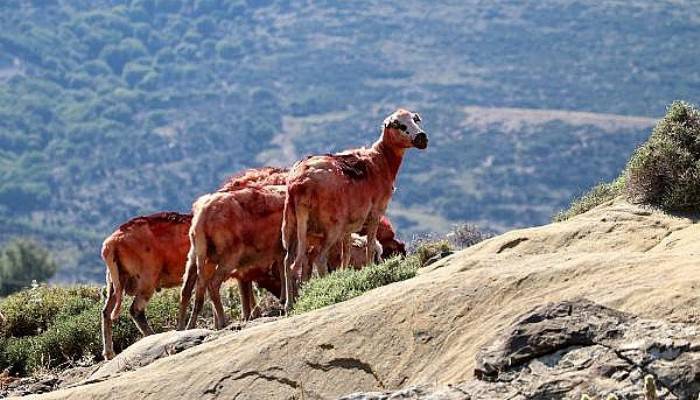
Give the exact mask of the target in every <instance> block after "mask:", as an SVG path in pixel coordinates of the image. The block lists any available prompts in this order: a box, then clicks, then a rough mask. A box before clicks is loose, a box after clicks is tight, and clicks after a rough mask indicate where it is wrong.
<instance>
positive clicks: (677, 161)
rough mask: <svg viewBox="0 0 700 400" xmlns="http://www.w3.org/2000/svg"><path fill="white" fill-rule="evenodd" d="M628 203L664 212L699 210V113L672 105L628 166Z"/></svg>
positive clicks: (686, 106)
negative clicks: (659, 208)
mask: <svg viewBox="0 0 700 400" xmlns="http://www.w3.org/2000/svg"><path fill="white" fill-rule="evenodd" d="M627 176H628V178H627V184H626V189H627V194H628V197H629V198H630V201H632V202H635V203H646V204H652V205H656V206H660V207H662V208H664V209H667V210H687V209H697V208H700V112H699V111H698V110H697V109H696V108H695V107H693V106H692V105H690V104H688V103H684V102H680V101H677V102H674V103H673V104H672V105H671V106H670V107H669V108H668V111H667V112H666V116H664V118H663V119H662V120H661V121H659V123H658V124H657V125H656V127H655V128H654V130H653V132H652V134H651V137H650V138H649V140H648V141H647V142H646V143H644V144H643V145H642V146H641V147H639V148H638V149H637V150H636V151H635V153H634V154H633V155H632V158H631V159H630V161H629V163H628V165H627Z"/></svg>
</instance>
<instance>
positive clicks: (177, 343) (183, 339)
mask: <svg viewBox="0 0 700 400" xmlns="http://www.w3.org/2000/svg"><path fill="white" fill-rule="evenodd" d="M212 333H214V331H212V330H209V329H190V330H186V331H169V332H163V333H158V334H155V335H150V336H146V337H145V338H143V339H141V340H139V341H138V342H136V343H134V344H132V345H131V346H129V347H128V348H126V349H125V350H124V351H122V352H121V353H119V354H118V355H117V356H116V357H114V358H113V359H111V360H109V361H108V362H106V363H105V364H103V365H102V366H101V367H100V368H99V369H98V370H97V371H95V372H94V373H93V374H92V375H91V376H90V378H89V379H88V380H89V381H94V380H102V379H105V378H107V377H109V376H112V375H116V374H118V373H120V372H124V371H131V370H135V369H137V368H141V367H144V366H146V365H149V364H151V363H153V362H154V361H156V360H158V359H161V358H164V357H168V356H171V355H173V354H177V353H180V352H181V351H184V350H187V349H189V348H191V347H194V346H197V345H199V344H201V343H202V342H203V341H204V339H206V338H207V336H209V335H211V334H212Z"/></svg>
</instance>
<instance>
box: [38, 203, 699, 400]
mask: <svg viewBox="0 0 700 400" xmlns="http://www.w3.org/2000/svg"><path fill="white" fill-rule="evenodd" d="M697 220H698V216H697V215H669V214H665V213H662V212H659V211H656V210H653V209H649V208H645V207H640V206H633V205H630V204H627V203H626V202H624V201H622V200H620V199H617V200H614V201H611V202H608V203H606V204H603V205H601V206H599V207H597V208H595V209H593V210H591V211H589V212H587V213H584V214H581V215H579V216H576V217H574V218H572V219H570V220H568V221H566V222H561V223H555V224H551V225H547V226H541V227H535V228H530V229H524V230H516V231H511V232H508V233H506V234H504V235H501V236H498V237H495V238H492V239H490V240H487V241H485V242H482V243H480V244H478V245H476V246H474V247H471V248H469V249H466V250H464V251H462V252H460V253H457V254H454V255H452V256H450V257H448V258H446V259H444V260H442V261H440V262H438V263H436V264H433V265H431V266H430V267H428V268H426V269H425V270H423V271H422V273H421V274H419V276H418V277H416V278H413V279H410V280H408V281H404V282H400V283H396V284H392V285H389V286H386V287H382V288H379V289H376V290H373V291H370V292H368V293H366V294H365V295H363V296H361V297H358V298H355V299H353V300H350V301H347V302H345V303H340V304H337V305H334V306H331V307H327V308H324V309H320V310H317V311H314V312H310V313H307V314H303V315H300V316H296V317H291V318H284V319H281V320H277V321H273V322H268V323H261V324H257V325H255V326H253V327H250V328H246V329H243V330H241V331H237V332H231V331H224V332H220V333H217V334H216V336H212V339H211V340H205V342H204V343H203V344H200V345H197V346H194V347H193V348H191V349H188V350H185V351H183V352H181V353H179V354H176V355H172V356H169V357H166V358H163V359H160V360H158V361H156V362H153V363H152V364H150V365H148V366H144V367H141V368H138V369H135V370H134V371H130V372H121V373H117V372H115V370H114V369H112V370H111V371H112V375H111V376H109V374H102V375H96V376H95V378H94V379H93V380H92V381H88V383H86V384H84V385H79V386H76V387H72V388H64V389H62V390H59V391H56V392H52V393H49V394H46V395H43V396H39V397H38V398H42V399H44V398H45V399H69V398H83V397H90V398H94V399H110V398H113V396H114V394H115V393H119V397H121V398H129V399H146V398H154V399H155V398H202V399H214V398H221V399H223V398H227V399H228V398H245V399H302V398H303V399H329V398H338V397H341V396H348V395H349V396H348V397H347V398H350V399H370V398H371V399H386V398H389V396H394V397H391V398H427V397H428V396H430V395H431V394H434V395H435V397H437V398H449V399H473V398H479V399H490V398H494V399H496V398H505V397H507V396H510V395H512V396H513V397H508V398H518V399H532V398H536V399H551V398H567V399H574V398H576V399H578V398H580V396H581V394H582V393H590V394H592V395H596V396H597V395H598V394H602V395H604V394H607V393H611V392H612V391H615V392H616V393H618V395H620V396H621V398H639V397H638V396H641V388H642V379H643V377H644V376H645V375H647V374H651V375H653V376H654V377H655V378H656V379H657V381H658V386H659V393H660V394H661V395H662V398H664V399H690V398H697V396H698V393H699V392H700V386H699V385H698V382H700V351H699V350H700V327H699V324H700V291H699V290H698V288H699V287H700V269H698V262H697V256H698V253H700V242H698V240H697V237H698V235H700V224H697V223H696V222H697ZM577 299H578V300H577ZM582 299H586V300H582ZM590 302H595V303H590ZM613 309H614V310H613ZM615 310H617V311H615ZM149 346H152V344H149ZM169 348H170V349H172V346H171V347H169ZM172 352H174V351H171V352H170V353H172ZM170 353H167V354H170ZM117 360H118V359H117ZM122 362H123V363H124V364H125V365H127V367H128V365H132V366H133V365H135V364H136V363H132V364H129V363H128V362H124V361H122ZM475 375H476V376H475ZM416 385H417V386H416ZM400 389H402V390H403V391H401V392H395V393H394V394H393V395H392V394H390V393H392V392H393V391H397V390H400ZM358 392H364V394H361V393H358ZM372 392H373V393H372ZM351 393H356V394H354V395H350V394H351ZM382 393H383V394H382ZM504 396H505V397H504Z"/></svg>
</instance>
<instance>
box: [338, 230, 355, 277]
mask: <svg viewBox="0 0 700 400" xmlns="http://www.w3.org/2000/svg"><path fill="white" fill-rule="evenodd" d="M351 243H352V235H346V236H345V237H344V238H343V240H342V241H341V243H340V246H341V259H340V269H346V268H348V267H349V266H350V246H351Z"/></svg>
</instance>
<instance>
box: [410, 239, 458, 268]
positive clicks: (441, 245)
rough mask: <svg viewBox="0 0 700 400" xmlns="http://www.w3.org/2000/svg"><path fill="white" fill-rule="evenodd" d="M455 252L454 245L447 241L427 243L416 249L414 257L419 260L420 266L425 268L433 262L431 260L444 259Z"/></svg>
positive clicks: (419, 245)
mask: <svg viewBox="0 0 700 400" xmlns="http://www.w3.org/2000/svg"><path fill="white" fill-rule="evenodd" d="M453 250H454V249H453V248H452V245H451V244H450V242H449V241H448V240H446V239H442V240H437V241H425V242H422V243H419V244H418V245H417V246H416V247H415V250H414V251H413V255H414V257H416V259H417V262H418V266H419V267H425V266H426V265H428V264H429V263H430V262H431V260H432V261H435V259H436V258H443V257H445V256H447V255H449V254H451V253H452V251H453Z"/></svg>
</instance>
